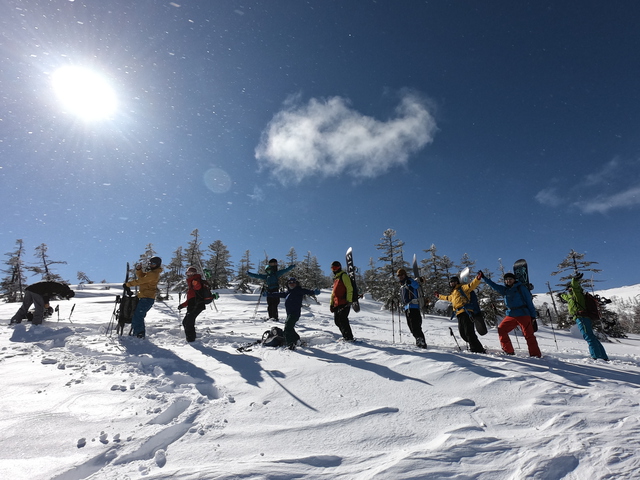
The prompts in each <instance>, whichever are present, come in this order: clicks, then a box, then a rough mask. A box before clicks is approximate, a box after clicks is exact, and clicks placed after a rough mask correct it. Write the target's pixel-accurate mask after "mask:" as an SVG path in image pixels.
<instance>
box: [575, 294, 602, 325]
mask: <svg viewBox="0 0 640 480" xmlns="http://www.w3.org/2000/svg"><path fill="white" fill-rule="evenodd" d="M598 306H599V304H598V299H597V298H596V297H594V296H593V295H591V294H590V293H589V292H584V307H585V309H584V310H581V311H579V312H578V313H579V314H583V315H586V316H587V317H589V318H590V319H591V320H598V319H600V311H599V310H598Z"/></svg>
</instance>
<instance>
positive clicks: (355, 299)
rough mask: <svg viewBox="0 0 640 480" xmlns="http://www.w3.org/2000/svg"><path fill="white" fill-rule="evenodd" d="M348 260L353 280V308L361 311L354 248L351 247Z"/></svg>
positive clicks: (348, 267)
mask: <svg viewBox="0 0 640 480" xmlns="http://www.w3.org/2000/svg"><path fill="white" fill-rule="evenodd" d="M346 260H347V275H349V279H350V280H351V286H352V287H353V298H352V300H351V308H353V311H354V312H356V313H357V312H359V311H360V302H359V301H358V298H359V297H360V293H359V292H358V284H357V283H356V267H354V265H353V249H352V248H351V247H349V249H348V250H347V255H346Z"/></svg>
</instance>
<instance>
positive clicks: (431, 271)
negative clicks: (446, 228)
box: [420, 244, 451, 313]
mask: <svg viewBox="0 0 640 480" xmlns="http://www.w3.org/2000/svg"><path fill="white" fill-rule="evenodd" d="M437 251H438V249H437V248H436V246H435V245H434V244H432V245H431V247H429V248H428V249H426V250H424V252H425V253H427V254H428V255H429V256H428V257H427V258H425V259H423V260H422V261H421V262H420V264H421V265H422V268H421V272H420V273H421V275H422V277H423V278H424V279H425V284H424V294H425V296H426V298H427V300H429V307H428V312H430V313H431V312H433V307H434V305H435V302H431V299H433V298H434V297H435V293H436V292H438V293H441V294H445V295H446V294H448V293H449V270H450V269H451V261H450V260H449V258H448V257H447V256H444V257H441V256H439V255H438V254H437Z"/></svg>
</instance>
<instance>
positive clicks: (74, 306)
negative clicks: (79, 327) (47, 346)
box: [69, 303, 76, 323]
mask: <svg viewBox="0 0 640 480" xmlns="http://www.w3.org/2000/svg"><path fill="white" fill-rule="evenodd" d="M74 308H76V304H75V303H74V304H73V307H71V311H70V312H69V323H73V322H72V321H71V315H73V309H74Z"/></svg>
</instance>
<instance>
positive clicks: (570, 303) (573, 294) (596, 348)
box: [560, 273, 609, 362]
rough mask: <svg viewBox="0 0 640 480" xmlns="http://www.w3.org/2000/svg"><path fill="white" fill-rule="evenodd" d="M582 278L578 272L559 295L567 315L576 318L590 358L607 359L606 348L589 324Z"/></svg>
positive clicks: (589, 319)
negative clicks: (565, 307) (565, 306)
mask: <svg viewBox="0 0 640 480" xmlns="http://www.w3.org/2000/svg"><path fill="white" fill-rule="evenodd" d="M581 279H582V273H578V274H577V275H576V276H575V277H574V278H572V279H571V284H570V286H569V291H568V292H567V293H563V294H562V295H560V297H562V299H563V300H564V301H565V302H567V307H568V308H569V315H571V316H572V317H573V318H575V320H576V325H577V326H578V329H579V330H580V333H581V334H582V338H584V339H585V340H586V342H587V345H589V353H590V354H591V358H593V359H594V360H597V359H599V358H600V359H602V360H606V361H607V362H608V361H609V356H608V355H607V352H606V350H605V349H604V347H603V346H602V343H600V340H598V337H596V335H595V333H593V327H592V326H591V318H590V317H589V314H588V311H587V302H586V300H585V298H584V291H583V290H582V285H580V280H581Z"/></svg>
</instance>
